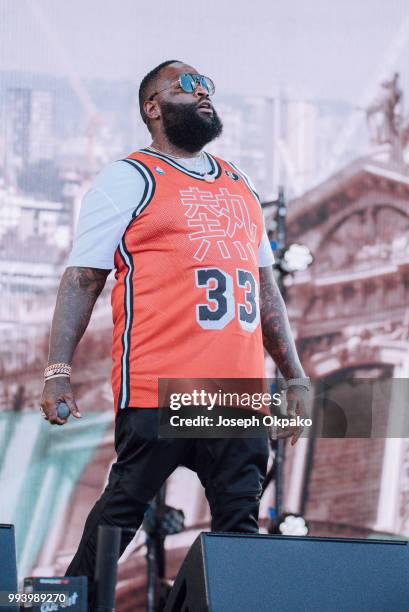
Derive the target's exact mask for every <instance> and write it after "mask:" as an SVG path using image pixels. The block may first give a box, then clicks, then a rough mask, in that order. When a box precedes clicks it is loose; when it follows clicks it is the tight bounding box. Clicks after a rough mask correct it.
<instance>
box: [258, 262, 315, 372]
mask: <svg viewBox="0 0 409 612" xmlns="http://www.w3.org/2000/svg"><path fill="white" fill-rule="evenodd" d="M259 271H260V316H261V328H262V331H263V342H264V346H265V348H266V350H267V352H268V353H269V354H270V355H271V357H272V358H273V359H274V361H275V364H276V366H277V367H278V369H279V370H280V372H281V373H282V375H283V376H284V378H286V379H289V378H303V377H304V376H305V374H304V370H303V369H302V365H301V363H300V360H299V358H298V354H297V349H296V347H295V342H294V338H293V335H292V333H291V329H290V323H289V321H288V316H287V310H286V307H285V304H284V300H283V298H282V295H281V293H280V290H279V288H278V286H277V283H276V280H275V278H274V274H273V270H272V268H271V266H269V267H266V268H259Z"/></svg>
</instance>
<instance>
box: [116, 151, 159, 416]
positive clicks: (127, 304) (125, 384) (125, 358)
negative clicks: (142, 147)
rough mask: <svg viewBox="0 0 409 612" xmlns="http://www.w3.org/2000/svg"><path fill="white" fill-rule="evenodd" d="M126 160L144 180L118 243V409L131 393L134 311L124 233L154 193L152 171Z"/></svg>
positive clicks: (130, 259) (130, 262) (130, 261)
mask: <svg viewBox="0 0 409 612" xmlns="http://www.w3.org/2000/svg"><path fill="white" fill-rule="evenodd" d="M122 161H124V162H127V163H128V164H130V165H131V166H133V167H134V168H135V170H137V171H138V172H139V173H140V174H141V176H142V177H143V179H144V181H145V187H144V191H143V194H142V197H141V200H140V202H139V203H138V205H137V206H136V208H135V210H134V211H133V213H132V218H131V220H130V222H129V223H128V225H127V227H126V229H125V231H124V234H123V236H122V239H121V241H120V243H119V245H118V252H119V255H120V257H121V259H122V261H123V263H124V265H125V266H126V268H127V272H126V274H125V280H124V285H125V291H124V311H125V328H124V331H123V333H122V338H121V343H122V355H121V362H120V363H121V387H120V392H119V398H118V409H122V408H128V406H129V400H130V394H131V384H130V360H129V356H130V352H131V338H132V325H133V319H134V311H133V306H134V304H133V272H134V261H133V257H132V254H131V253H130V252H129V251H128V249H127V246H126V243H125V235H126V231H127V229H128V228H129V226H130V225H131V223H133V222H134V221H135V219H136V218H137V217H138V216H139V215H140V214H141V212H142V211H143V210H145V208H146V207H147V206H148V204H149V202H150V201H151V200H152V197H153V195H154V193H155V179H154V177H153V175H152V172H151V171H150V170H149V168H147V167H146V166H145V165H144V164H143V163H141V162H139V161H137V160H134V159H124V160H122Z"/></svg>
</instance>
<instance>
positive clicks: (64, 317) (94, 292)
mask: <svg viewBox="0 0 409 612" xmlns="http://www.w3.org/2000/svg"><path fill="white" fill-rule="evenodd" d="M109 273H110V270H101V269H97V268H77V267H70V268H67V269H66V270H65V272H64V274H63V276H62V278H61V282H60V286H59V289H58V295H57V303H56V306H55V311H54V316H53V322H52V326H51V334H50V348H49V356H48V364H49V365H50V364H52V363H71V361H72V358H73V355H74V352H75V349H76V348H77V345H78V343H79V341H80V340H81V338H82V336H83V334H84V332H85V330H86V328H87V326H88V323H89V320H90V318H91V313H92V310H93V308H94V305H95V302H96V301H97V298H98V296H99V294H100V293H101V291H102V289H103V288H104V286H105V282H106V279H107V276H108V275H109ZM59 400H63V401H65V402H66V403H67V404H68V406H69V408H70V412H71V414H72V415H73V416H75V417H77V418H80V416H81V415H80V413H79V411H78V408H77V406H76V403H75V399H74V395H73V393H72V389H71V385H70V380H69V378H54V379H51V380H49V381H47V382H46V383H45V385H44V390H43V396H42V400H41V406H42V408H43V410H44V412H45V414H46V418H47V419H48V420H49V421H50V423H52V424H57V425H63V424H64V423H65V422H66V419H60V418H59V417H58V416H57V413H56V403H57V402H58V401H59Z"/></svg>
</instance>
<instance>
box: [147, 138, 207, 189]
mask: <svg viewBox="0 0 409 612" xmlns="http://www.w3.org/2000/svg"><path fill="white" fill-rule="evenodd" d="M146 148H147V149H149V150H150V151H153V152H154V153H160V154H161V155H165V156H167V157H170V158H171V159H175V160H180V159H187V158H186V157H180V156H179V157H177V156H176V155H171V154H170V153H164V152H163V151H159V149H156V148H155V147H153V146H152V145H149V146H148V147H146ZM189 159H194V160H195V162H200V163H201V166H202V168H201V171H200V170H198V172H199V174H201V175H202V176H203V178H204V180H205V181H206V182H207V183H213V182H214V176H212V175H211V174H209V172H208V170H207V159H206V156H205V153H204V151H201V152H200V153H199V155H196V156H195V157H192V158H189ZM195 165H196V168H198V164H197V163H196V164H195Z"/></svg>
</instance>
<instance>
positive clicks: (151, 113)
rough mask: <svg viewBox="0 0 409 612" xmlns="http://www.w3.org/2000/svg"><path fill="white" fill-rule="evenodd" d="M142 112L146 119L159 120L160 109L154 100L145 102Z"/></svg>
mask: <svg viewBox="0 0 409 612" xmlns="http://www.w3.org/2000/svg"><path fill="white" fill-rule="evenodd" d="M143 110H144V112H145V115H146V116H147V118H148V119H159V117H160V108H159V104H158V103H157V102H156V100H145V102H144V103H143Z"/></svg>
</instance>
